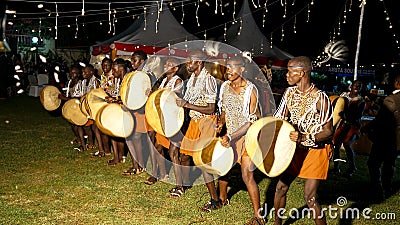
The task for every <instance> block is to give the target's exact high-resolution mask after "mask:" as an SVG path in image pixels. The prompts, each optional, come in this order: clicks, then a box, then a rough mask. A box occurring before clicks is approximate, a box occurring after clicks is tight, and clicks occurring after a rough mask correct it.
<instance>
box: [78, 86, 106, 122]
mask: <svg viewBox="0 0 400 225" xmlns="http://www.w3.org/2000/svg"><path fill="white" fill-rule="evenodd" d="M107 96H108V95H107V93H106V92H105V91H104V90H103V89H102V88H96V89H92V90H90V91H89V92H88V93H87V94H86V97H85V98H84V99H83V101H82V104H83V103H85V104H84V105H83V106H82V107H85V109H82V111H86V112H87V114H88V115H89V117H90V118H91V119H94V120H95V119H96V116H97V113H98V112H99V110H100V109H101V108H103V107H104V106H106V105H107V104H108V103H107V102H106V100H105V99H106V97H107Z"/></svg>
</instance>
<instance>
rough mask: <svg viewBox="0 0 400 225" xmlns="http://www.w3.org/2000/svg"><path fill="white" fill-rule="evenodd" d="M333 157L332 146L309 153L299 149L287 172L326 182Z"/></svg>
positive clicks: (313, 149) (309, 151) (310, 150)
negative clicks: (330, 160)
mask: <svg viewBox="0 0 400 225" xmlns="http://www.w3.org/2000/svg"><path fill="white" fill-rule="evenodd" d="M331 156H332V149H331V145H325V148H319V149H315V148H310V149H309V150H308V151H307V150H302V149H299V148H297V149H296V152H295V153H294V156H293V159H292V162H291V163H290V165H289V167H288V168H287V170H286V172H287V173H289V174H291V175H295V176H298V177H300V178H306V179H318V180H326V178H327V176H328V169H329V159H330V158H331Z"/></svg>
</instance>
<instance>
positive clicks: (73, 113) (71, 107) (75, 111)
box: [62, 98, 88, 126]
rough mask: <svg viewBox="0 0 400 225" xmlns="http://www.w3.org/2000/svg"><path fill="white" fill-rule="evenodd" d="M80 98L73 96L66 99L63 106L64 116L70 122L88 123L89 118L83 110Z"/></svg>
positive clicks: (81, 124) (79, 124) (77, 123)
mask: <svg viewBox="0 0 400 225" xmlns="http://www.w3.org/2000/svg"><path fill="white" fill-rule="evenodd" d="M80 104H81V103H80V101H79V99H76V98H73V99H70V100H68V101H66V102H65V103H64V105H63V107H62V115H63V117H64V118H65V119H66V120H67V121H68V122H70V123H72V124H75V125H78V126H83V125H85V124H86V123H87V121H88V118H87V116H86V115H85V114H83V113H82V111H81V106H80Z"/></svg>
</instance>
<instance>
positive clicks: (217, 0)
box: [214, 0, 218, 15]
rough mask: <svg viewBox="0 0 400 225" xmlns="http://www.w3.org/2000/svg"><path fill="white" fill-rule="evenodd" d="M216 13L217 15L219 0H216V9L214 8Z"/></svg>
mask: <svg viewBox="0 0 400 225" xmlns="http://www.w3.org/2000/svg"><path fill="white" fill-rule="evenodd" d="M214 14H215V15H217V14H218V0H215V10H214Z"/></svg>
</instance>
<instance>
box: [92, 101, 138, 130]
mask: <svg viewBox="0 0 400 225" xmlns="http://www.w3.org/2000/svg"><path fill="white" fill-rule="evenodd" d="M96 125H97V127H98V128H99V129H100V130H101V131H102V132H103V133H104V134H107V135H110V136H113V137H122V138H126V137H128V136H129V135H130V134H131V133H132V131H133V127H134V125H135V122H134V120H133V117H132V115H131V113H130V112H129V111H125V110H123V109H122V106H121V105H120V104H118V103H110V104H107V105H105V106H103V108H101V109H100V110H99V112H98V113H97V114H96Z"/></svg>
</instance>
